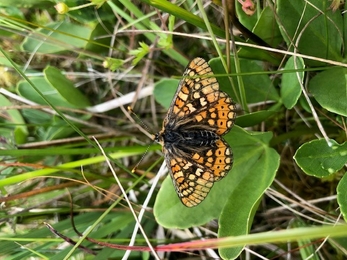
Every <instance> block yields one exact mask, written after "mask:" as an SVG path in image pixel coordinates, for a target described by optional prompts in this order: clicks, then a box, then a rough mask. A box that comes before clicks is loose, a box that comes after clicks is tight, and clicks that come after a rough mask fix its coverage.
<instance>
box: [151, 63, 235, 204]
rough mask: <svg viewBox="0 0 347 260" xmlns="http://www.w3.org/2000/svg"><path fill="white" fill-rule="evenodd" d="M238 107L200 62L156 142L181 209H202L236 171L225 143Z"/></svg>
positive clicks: (178, 94)
mask: <svg viewBox="0 0 347 260" xmlns="http://www.w3.org/2000/svg"><path fill="white" fill-rule="evenodd" d="M235 115H236V113H235V104H234V103H233V102H232V100H231V98H230V97H229V96H228V95H227V94H226V93H224V92H222V91H219V84H218V82H217V80H216V78H215V77H214V76H213V72H212V70H211V68H210V66H209V65H208V63H207V62H206V61H205V60H204V59H202V58H195V59H194V60H192V61H191V62H190V63H189V65H188V66H187V68H186V70H185V72H184V74H183V78H182V80H181V81H180V83H179V86H178V89H177V91H176V94H175V96H174V98H173V100H172V103H171V106H170V109H169V111H168V113H167V116H166V118H165V120H164V123H163V129H162V130H161V131H160V132H159V133H158V134H157V135H156V141H158V142H159V143H160V144H162V146H163V152H164V155H165V161H166V164H167V166H168V168H169V169H170V175H171V177H172V180H173V184H174V186H175V190H176V192H177V194H178V196H179V198H180V199H181V201H182V203H183V204H184V205H186V206H187V207H193V206H196V205H198V204H199V203H201V202H202V201H203V200H204V199H205V198H206V196H207V194H208V193H209V191H210V189H211V188H212V186H213V183H214V182H215V181H218V180H220V179H222V178H223V177H224V176H225V175H226V174H227V173H228V172H229V171H230V169H231V167H232V163H233V155H232V151H231V148H230V146H229V145H228V143H227V142H225V141H224V140H223V138H222V135H224V134H226V133H227V132H228V131H229V130H230V128H231V127H232V125H233V124H234V119H235Z"/></svg>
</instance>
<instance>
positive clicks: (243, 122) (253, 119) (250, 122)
mask: <svg viewBox="0 0 347 260" xmlns="http://www.w3.org/2000/svg"><path fill="white" fill-rule="evenodd" d="M277 113H278V112H276V111H269V110H261V111H256V112H252V113H249V114H244V115H240V116H237V117H236V124H237V125H238V126H241V127H250V126H254V125H257V124H259V123H261V122H263V121H265V120H267V119H269V118H270V117H271V116H274V115H276V114H277Z"/></svg>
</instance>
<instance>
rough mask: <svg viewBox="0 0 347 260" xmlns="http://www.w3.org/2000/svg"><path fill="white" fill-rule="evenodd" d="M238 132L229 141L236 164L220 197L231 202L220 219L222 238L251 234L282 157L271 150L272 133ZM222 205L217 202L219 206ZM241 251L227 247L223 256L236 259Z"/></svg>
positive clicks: (222, 253) (219, 232)
mask: <svg viewBox="0 0 347 260" xmlns="http://www.w3.org/2000/svg"><path fill="white" fill-rule="evenodd" d="M237 130H238V131H237V132H236V131H234V132H233V133H232V134H231V135H228V139H227V141H229V143H230V145H231V147H232V148H233V152H234V155H235V158H234V162H235V165H234V169H233V170H232V172H231V173H230V175H231V176H230V178H229V180H228V183H225V186H224V195H221V196H220V197H219V200H221V201H223V199H221V198H223V197H224V196H225V197H227V198H228V199H227V203H226V204H225V206H224V208H223V211H222V214H221V216H220V219H219V225H220V226H219V231H218V237H226V236H238V235H245V234H248V232H249V230H250V227H251V225H252V222H253V216H254V212H255V210H256V209H257V207H258V201H259V199H260V198H261V197H262V195H263V194H264V192H265V191H266V189H267V188H268V187H269V186H270V185H271V183H272V182H273V180H274V178H275V175H276V172H277V169H278V167H279V161H280V156H279V155H278V153H277V152H276V151H275V150H274V149H273V148H270V147H269V142H270V140H271V138H272V133H256V132H251V133H247V132H245V131H244V130H239V129H237ZM235 132H236V133H235ZM245 133H247V134H245ZM222 181H223V180H222ZM218 203H219V202H218V200H217V201H216V202H215V204H218ZM205 214H206V213H205ZM241 251H242V247H237V248H223V249H220V250H219V253H220V254H221V256H222V257H223V258H224V259H232V258H235V257H237V256H238V255H239V254H240V253H241Z"/></svg>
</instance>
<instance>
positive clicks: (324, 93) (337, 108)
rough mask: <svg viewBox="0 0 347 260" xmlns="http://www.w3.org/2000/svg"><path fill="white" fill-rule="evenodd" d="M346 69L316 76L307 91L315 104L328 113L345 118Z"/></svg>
mask: <svg viewBox="0 0 347 260" xmlns="http://www.w3.org/2000/svg"><path fill="white" fill-rule="evenodd" d="M346 77H347V69H345V68H335V69H329V70H326V71H323V72H321V73H319V74H317V75H316V76H315V77H314V78H312V80H311V81H310V83H309V86H308V88H309V90H310V92H311V93H312V94H313V96H314V98H315V99H316V100H317V102H318V103H319V104H320V105H321V106H322V107H324V108H325V109H327V110H329V111H330V112H333V113H336V114H339V115H342V116H347V102H346V101H347V80H346Z"/></svg>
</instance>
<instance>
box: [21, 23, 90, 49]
mask: <svg viewBox="0 0 347 260" xmlns="http://www.w3.org/2000/svg"><path fill="white" fill-rule="evenodd" d="M46 27H47V28H44V29H38V30H36V31H34V32H33V34H35V35H29V36H28V37H26V38H25V40H24V42H23V44H22V46H21V47H22V49H23V50H24V51H26V52H29V53H32V52H39V53H56V52H62V51H66V50H71V49H75V48H83V47H84V46H85V45H86V43H87V39H89V36H90V34H91V33H92V29H91V28H88V27H86V26H80V25H77V24H72V23H69V22H62V23H61V22H59V23H58V22H57V23H52V24H50V25H47V26H46Z"/></svg>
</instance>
